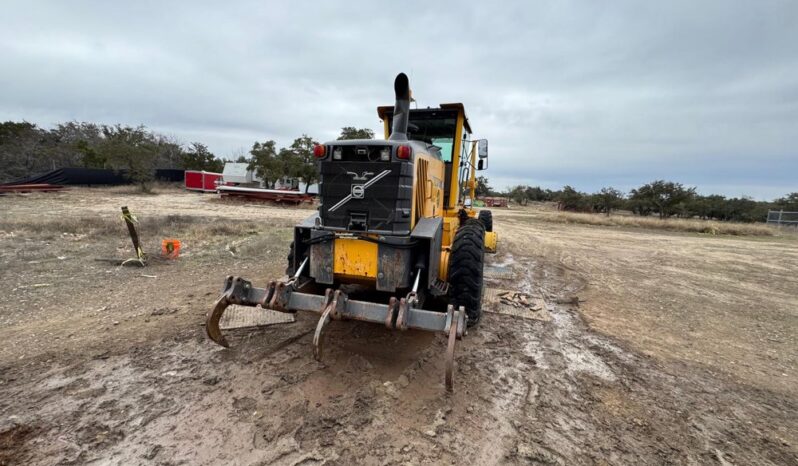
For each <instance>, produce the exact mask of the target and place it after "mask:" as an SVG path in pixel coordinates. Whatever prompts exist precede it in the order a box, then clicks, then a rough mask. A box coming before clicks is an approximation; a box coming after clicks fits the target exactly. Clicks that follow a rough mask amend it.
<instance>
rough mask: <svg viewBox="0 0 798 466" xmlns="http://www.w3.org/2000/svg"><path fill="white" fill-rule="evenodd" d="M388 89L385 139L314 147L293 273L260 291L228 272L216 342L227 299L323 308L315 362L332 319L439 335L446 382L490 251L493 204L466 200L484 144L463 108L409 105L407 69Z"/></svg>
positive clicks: (381, 110)
mask: <svg viewBox="0 0 798 466" xmlns="http://www.w3.org/2000/svg"><path fill="white" fill-rule="evenodd" d="M394 91H395V94H396V103H395V105H394V106H392V107H391V106H386V107H378V108H377V113H378V115H379V117H380V119H381V120H382V121H383V125H384V128H385V140H371V139H360V140H344V141H331V142H327V143H325V144H320V145H317V146H316V147H314V156H315V157H316V159H317V162H318V166H319V171H320V180H321V181H320V183H319V201H320V205H319V208H318V213H315V214H314V215H312V216H310V217H309V218H307V219H306V220H304V221H303V222H301V223H300V224H298V225H296V226H295V227H294V241H293V243H292V245H291V249H290V252H289V254H288V265H287V275H288V277H287V278H285V279H282V280H275V281H272V282H270V283H268V284H267V285H266V286H265V287H263V288H257V287H254V286H252V283H251V282H250V281H248V280H245V279H243V278H240V277H227V279H226V280H225V283H224V288H223V293H222V296H221V297H220V298H219V299H218V300H217V301H216V305H215V307H214V308H213V310H212V311H211V313H210V314H209V316H208V319H207V323H206V331H207V333H208V336H209V337H210V339H211V340H213V341H214V342H216V343H218V344H220V345H222V346H225V347H227V346H228V343H227V340H226V339H225V337H224V335H223V334H222V333H221V331H220V329H219V320H220V319H221V316H222V314H223V313H224V310H225V308H227V307H228V306H229V305H231V304H237V305H245V306H261V307H262V308H264V309H272V310H275V311H280V312H290V313H294V312H296V311H311V312H317V313H319V314H321V318H320V319H319V322H318V324H317V326H316V332H315V334H314V337H313V347H314V356H315V357H316V359H318V360H321V357H322V349H323V341H324V338H323V337H324V332H325V328H326V327H327V324H328V323H329V322H330V321H331V320H349V319H351V320H361V321H367V322H373V323H377V324H381V325H385V326H386V327H387V328H389V329H395V330H406V329H409V328H411V329H419V330H428V331H433V332H442V333H444V334H446V335H447V336H448V347H447V351H446V355H445V358H446V375H445V381H446V387H447V389H448V390H451V389H452V372H453V365H454V346H455V342H456V340H457V339H460V338H462V336H463V335H465V333H466V328H467V327H470V326H472V325H475V324H476V323H478V322H479V320H480V316H481V313H482V307H481V301H482V281H483V280H482V278H483V277H482V273H483V258H484V253H485V252H495V251H496V243H497V234H496V233H495V232H494V231H493V219H492V217H491V212H490V211H488V210H480V211H479V212H477V211H476V210H475V209H474V208H473V201H474V191H475V173H476V171H477V170H483V169H486V168H487V158H488V142H487V140H485V139H474V138H472V136H471V126H470V125H469V122H468V119H467V118H466V114H465V109H464V107H463V105H462V104H460V103H450V104H441V105H440V106H439V107H435V108H424V109H412V110H411V108H410V102H411V91H410V87H409V82H408V79H407V76H406V75H405V74H404V73H401V74H399V75H398V76H397V77H396V80H395V82H394Z"/></svg>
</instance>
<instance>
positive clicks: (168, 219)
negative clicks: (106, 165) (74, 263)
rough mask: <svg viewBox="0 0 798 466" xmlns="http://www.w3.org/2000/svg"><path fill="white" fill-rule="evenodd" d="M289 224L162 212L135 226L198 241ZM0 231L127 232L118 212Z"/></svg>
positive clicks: (28, 222) (10, 223)
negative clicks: (110, 214)
mask: <svg viewBox="0 0 798 466" xmlns="http://www.w3.org/2000/svg"><path fill="white" fill-rule="evenodd" d="M289 223H290V222H289V221H288V220H285V221H277V222H276V223H275V222H270V224H269V225H264V224H263V223H262V222H257V221H254V220H230V219H221V218H208V217H193V216H187V215H166V216H148V217H144V218H140V219H139V223H138V224H137V225H136V229H137V230H138V232H139V233H140V234H141V235H142V236H158V237H175V238H186V239H188V238H190V239H193V240H200V241H201V240H210V239H213V238H215V237H240V236H248V235H256V234H259V233H260V232H262V231H263V230H265V229H272V228H274V227H278V226H288V225H289ZM283 224H285V225H283ZM0 233H1V234H5V235H12V234H13V235H15V236H38V237H41V238H42V239H52V238H55V237H57V236H62V235H80V236H86V237H104V236H109V235H110V236H114V235H118V236H121V237H126V236H127V234H128V233H127V227H126V226H125V223H124V221H123V220H122V218H121V215H120V216H106V217H97V216H86V217H60V218H36V217H34V218H22V219H20V218H9V219H2V220H0Z"/></svg>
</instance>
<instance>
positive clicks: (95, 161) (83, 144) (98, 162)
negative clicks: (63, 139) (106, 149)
mask: <svg viewBox="0 0 798 466" xmlns="http://www.w3.org/2000/svg"><path fill="white" fill-rule="evenodd" d="M98 147H99V146H93V145H91V144H90V143H89V142H88V141H85V140H80V141H78V142H77V143H76V144H75V148H76V149H77V151H78V152H80V153H81V154H82V155H81V158H80V163H81V165H83V166H84V167H86V168H105V167H106V165H107V164H108V158H107V157H106V156H105V154H103V153H102V152H101V151H99V150H98Z"/></svg>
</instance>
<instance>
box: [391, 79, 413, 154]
mask: <svg viewBox="0 0 798 466" xmlns="http://www.w3.org/2000/svg"><path fill="white" fill-rule="evenodd" d="M393 90H394V92H396V105H394V107H393V127H392V129H391V136H390V137H389V138H388V140H389V141H407V123H408V121H409V119H410V82H409V81H408V79H407V75H406V74H404V73H399V74H398V75H397V76H396V79H395V80H394V82H393Z"/></svg>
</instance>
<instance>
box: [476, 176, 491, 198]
mask: <svg viewBox="0 0 798 466" xmlns="http://www.w3.org/2000/svg"><path fill="white" fill-rule="evenodd" d="M474 191H475V194H476V196H477V197H485V196H490V194H491V193H492V192H493V190H492V189H491V187H490V185H489V184H488V178H487V177H485V176H478V177H477V186H476V188H475V189H474Z"/></svg>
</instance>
